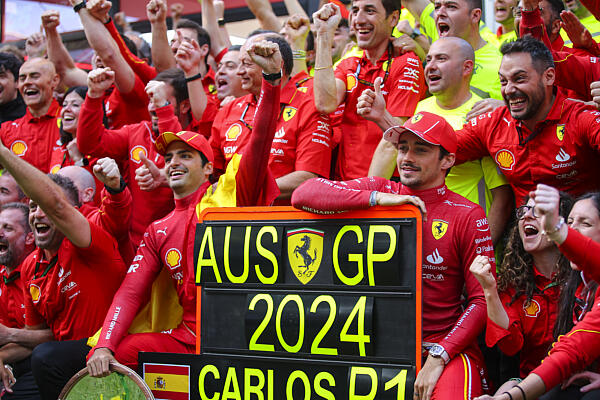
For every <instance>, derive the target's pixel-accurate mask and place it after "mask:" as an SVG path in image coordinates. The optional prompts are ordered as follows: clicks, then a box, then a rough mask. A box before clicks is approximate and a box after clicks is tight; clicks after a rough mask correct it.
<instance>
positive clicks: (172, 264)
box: [165, 248, 181, 269]
mask: <svg viewBox="0 0 600 400" xmlns="http://www.w3.org/2000/svg"><path fill="white" fill-rule="evenodd" d="M165 263H166V264H167V265H168V266H169V269H175V268H177V267H179V266H180V265H181V253H180V252H179V250H177V249H176V248H172V249H169V250H168V251H167V254H165Z"/></svg>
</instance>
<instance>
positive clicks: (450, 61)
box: [425, 38, 473, 96]
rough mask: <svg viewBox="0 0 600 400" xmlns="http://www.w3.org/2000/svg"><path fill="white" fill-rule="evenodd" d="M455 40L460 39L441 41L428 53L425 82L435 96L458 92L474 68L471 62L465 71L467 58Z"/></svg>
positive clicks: (434, 44) (436, 42) (443, 39)
mask: <svg viewBox="0 0 600 400" xmlns="http://www.w3.org/2000/svg"><path fill="white" fill-rule="evenodd" d="M453 40H459V39H450V38H442V39H439V40H437V41H435V42H434V43H433V44H432V45H431V47H430V48H429V52H428V53H427V65H426V66H425V80H426V81H427V86H428V87H429V92H430V93H431V94H433V95H436V96H437V95H439V94H441V93H444V92H446V91H449V92H457V91H458V90H459V89H460V87H461V86H462V85H463V79H464V77H465V76H469V75H470V71H471V70H472V68H473V67H472V65H473V62H472V61H469V65H468V69H465V61H466V60H465V57H463V56H462V52H461V51H460V49H459V48H458V46H457V45H456V44H455V43H453Z"/></svg>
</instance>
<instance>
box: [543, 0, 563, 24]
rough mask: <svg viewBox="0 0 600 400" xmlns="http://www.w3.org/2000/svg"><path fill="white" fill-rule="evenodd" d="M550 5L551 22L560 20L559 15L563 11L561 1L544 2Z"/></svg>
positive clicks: (550, 0)
mask: <svg viewBox="0 0 600 400" xmlns="http://www.w3.org/2000/svg"><path fill="white" fill-rule="evenodd" d="M546 1H547V2H548V4H549V5H550V12H551V13H552V22H553V21H555V20H557V19H561V18H560V13H561V12H563V11H564V10H565V5H564V4H563V2H562V0H546Z"/></svg>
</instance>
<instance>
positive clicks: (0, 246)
mask: <svg viewBox="0 0 600 400" xmlns="http://www.w3.org/2000/svg"><path fill="white" fill-rule="evenodd" d="M6 252H8V243H0V255H4V254H6Z"/></svg>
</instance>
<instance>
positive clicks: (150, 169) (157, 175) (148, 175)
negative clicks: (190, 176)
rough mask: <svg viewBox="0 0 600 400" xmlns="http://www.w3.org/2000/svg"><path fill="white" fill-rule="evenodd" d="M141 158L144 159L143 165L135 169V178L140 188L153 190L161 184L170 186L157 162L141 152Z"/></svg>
mask: <svg viewBox="0 0 600 400" xmlns="http://www.w3.org/2000/svg"><path fill="white" fill-rule="evenodd" d="M140 160H142V164H143V165H142V166H141V167H139V168H138V169H136V170H135V180H136V182H137V183H138V185H139V187H140V189H142V190H145V191H151V190H154V189H156V188H158V187H160V186H168V184H167V178H166V177H165V174H164V173H163V172H162V171H161V170H160V169H159V168H158V167H157V166H156V164H154V163H153V162H152V161H151V160H149V159H148V158H147V157H146V156H145V155H144V154H142V153H140Z"/></svg>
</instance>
